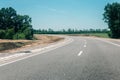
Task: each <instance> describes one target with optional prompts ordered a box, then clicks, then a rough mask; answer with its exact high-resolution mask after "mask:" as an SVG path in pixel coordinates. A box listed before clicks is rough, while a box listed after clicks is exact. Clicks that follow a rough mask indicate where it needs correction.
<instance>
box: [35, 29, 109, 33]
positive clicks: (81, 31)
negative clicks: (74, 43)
mask: <svg viewBox="0 0 120 80" xmlns="http://www.w3.org/2000/svg"><path fill="white" fill-rule="evenodd" d="M33 32H34V34H83V33H108V29H84V30H78V29H71V28H69V29H67V30H65V29H63V30H58V31H55V30H53V29H50V28H49V29H38V30H35V29H34V30H33Z"/></svg>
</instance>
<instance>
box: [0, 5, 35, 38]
mask: <svg viewBox="0 0 120 80" xmlns="http://www.w3.org/2000/svg"><path fill="white" fill-rule="evenodd" d="M31 21H32V20H31V18H30V17H29V16H28V15H20V14H17V12H16V10H15V9H13V8H12V7H8V8H1V9H0V38H1V39H32V38H33V28H32V25H31Z"/></svg>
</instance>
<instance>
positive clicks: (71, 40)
mask: <svg viewBox="0 0 120 80" xmlns="http://www.w3.org/2000/svg"><path fill="white" fill-rule="evenodd" d="M73 41H74V40H73V39H70V40H69V41H68V42H67V43H65V41H64V42H62V43H64V45H59V46H56V47H54V48H52V49H49V50H45V51H42V52H39V53H37V54H31V55H28V56H26V57H23V58H20V59H17V60H14V61H10V62H7V63H3V64H1V65H0V67H2V66H5V65H8V64H11V63H15V62H17V61H21V60H24V59H27V58H30V57H34V56H37V55H40V54H43V53H45V52H49V51H51V50H55V49H57V48H60V47H63V46H66V45H68V44H69V43H71V42H73ZM62 43H61V44H62ZM35 52H36V51H35Z"/></svg>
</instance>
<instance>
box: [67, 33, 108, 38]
mask: <svg viewBox="0 0 120 80" xmlns="http://www.w3.org/2000/svg"><path fill="white" fill-rule="evenodd" d="M69 36H94V37H101V38H109V36H108V34H107V33H84V34H70V35H69Z"/></svg>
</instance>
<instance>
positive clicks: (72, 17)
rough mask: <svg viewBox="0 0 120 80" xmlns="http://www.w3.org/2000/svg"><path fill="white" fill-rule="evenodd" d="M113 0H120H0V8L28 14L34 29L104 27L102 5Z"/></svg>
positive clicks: (118, 0)
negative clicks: (8, 8)
mask: <svg viewBox="0 0 120 80" xmlns="http://www.w3.org/2000/svg"><path fill="white" fill-rule="evenodd" d="M113 2H119V3H120V0H0V8H3V7H13V8H14V9H15V10H16V11H17V13H18V14H21V15H29V16H30V17H31V18H32V25H33V28H34V29H48V28H52V29H54V30H62V29H68V28H72V29H90V28H92V29H98V28H99V29H104V28H107V27H108V26H107V24H106V23H105V22H104V21H103V15H102V14H103V13H104V7H105V5H106V4H107V3H113Z"/></svg>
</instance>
